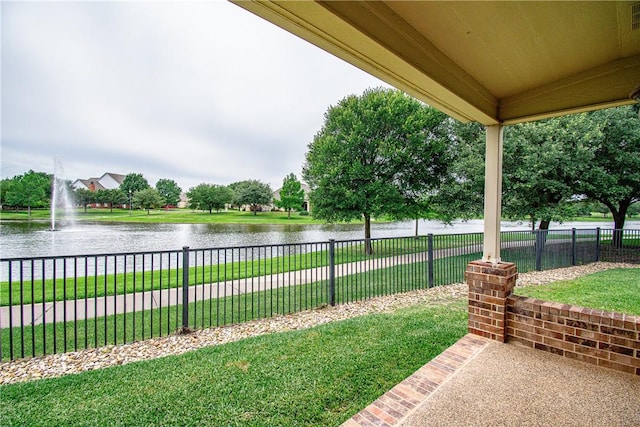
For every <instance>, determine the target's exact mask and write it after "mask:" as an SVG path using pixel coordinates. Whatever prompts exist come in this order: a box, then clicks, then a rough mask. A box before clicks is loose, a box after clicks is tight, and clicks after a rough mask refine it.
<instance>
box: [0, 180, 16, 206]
mask: <svg viewBox="0 0 640 427" xmlns="http://www.w3.org/2000/svg"><path fill="white" fill-rule="evenodd" d="M13 183H14V179H13V178H5V179H3V180H0V207H2V208H3V209H4V208H5V207H7V206H10V207H13V206H12V205H10V204H9V203H8V201H7V193H9V190H10V189H11V186H12V185H13Z"/></svg>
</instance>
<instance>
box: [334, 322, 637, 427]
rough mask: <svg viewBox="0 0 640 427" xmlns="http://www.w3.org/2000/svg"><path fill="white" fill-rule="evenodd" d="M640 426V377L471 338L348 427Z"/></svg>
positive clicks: (459, 343)
mask: <svg viewBox="0 0 640 427" xmlns="http://www.w3.org/2000/svg"><path fill="white" fill-rule="evenodd" d="M367 426H383V427H386V426H404V427H418V426H420V427H424V426H447V427H449V426H514V427H515V426H563V427H564V426H576V427H578V426H579V427H587V426H594V427H595V426H598V427H599V426H617V427H625V426H629V427H631V426H635V427H637V426H640V376H639V375H632V374H625V373H622V372H617V371H613V370H610V369H606V368H601V367H594V366H593V365H588V364H585V363H583V362H579V361H574V360H570V359H567V358H564V357H561V356H557V355H554V354H550V353H546V352H544V351H540V350H533V349H530V348H527V347H523V346H518V345H516V344H501V343H498V342H496V341H490V340H487V339H485V338H482V337H479V336H476V335H471V334H469V335H466V336H465V337H463V338H462V339H460V340H459V341H458V342H457V343H456V344H454V345H453V346H451V347H450V348H448V349H447V350H446V351H444V352H443V353H442V354H440V355H439V356H437V357H436V358H435V359H433V360H432V361H431V362H429V363H427V364H426V365H425V366H423V367H422V368H420V369H419V370H418V371H416V372H415V373H414V374H413V375H411V376H410V377H409V378H407V379H406V380H404V381H403V382H401V383H400V384H398V385H396V386H395V387H394V388H393V389H391V390H389V391H388V392H387V393H385V394H384V395H383V396H381V397H380V398H379V399H378V400H376V401H375V402H374V403H372V404H371V405H369V406H368V407H367V408H365V409H363V410H362V411H361V412H360V413H358V414H356V415H355V416H354V417H353V418H351V419H350V420H348V421H347V422H345V423H344V424H343V427H367Z"/></svg>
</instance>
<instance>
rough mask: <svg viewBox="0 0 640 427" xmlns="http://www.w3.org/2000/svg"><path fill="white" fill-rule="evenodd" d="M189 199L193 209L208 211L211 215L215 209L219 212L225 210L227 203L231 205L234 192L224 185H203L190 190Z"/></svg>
mask: <svg viewBox="0 0 640 427" xmlns="http://www.w3.org/2000/svg"><path fill="white" fill-rule="evenodd" d="M187 197H188V198H189V205H190V206H191V207H192V208H195V209H201V210H208V211H209V213H210V214H211V213H213V210H214V209H215V210H217V211H219V210H220V209H224V207H225V206H226V205H227V203H231V200H232V199H233V192H232V191H231V189H230V188H228V187H225V186H224V185H216V184H204V183H202V184H199V185H198V186H196V187H193V188H190V189H189V191H188V192H187Z"/></svg>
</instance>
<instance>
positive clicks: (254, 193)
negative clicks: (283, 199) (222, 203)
mask: <svg viewBox="0 0 640 427" xmlns="http://www.w3.org/2000/svg"><path fill="white" fill-rule="evenodd" d="M229 187H232V190H233V192H234V194H233V203H234V204H235V205H237V206H244V205H249V209H250V210H251V212H253V214H254V215H257V214H258V210H260V209H261V207H262V206H263V205H268V204H269V203H271V199H272V198H273V191H272V190H271V187H270V186H269V184H265V183H263V182H260V181H257V180H254V179H252V180H247V181H240V182H235V183H233V184H231V185H230V186H229Z"/></svg>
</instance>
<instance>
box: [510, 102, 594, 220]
mask: <svg viewBox="0 0 640 427" xmlns="http://www.w3.org/2000/svg"><path fill="white" fill-rule="evenodd" d="M597 134H598V132H597V131H595V132H594V126H593V123H592V121H591V119H590V118H589V116H587V115H584V114H576V115H570V116H563V117H557V118H553V119H548V120H541V121H538V122H533V123H524V124H520V125H515V126H510V127H508V128H507V129H506V130H505V144H504V145H505V147H504V160H503V193H504V196H503V212H504V215H505V216H506V217H511V218H528V219H529V220H530V222H531V224H532V227H533V228H535V224H536V222H538V221H539V229H540V230H547V229H548V228H549V224H550V223H551V221H563V220H566V219H568V218H571V217H573V216H574V215H575V206H574V203H573V201H572V197H573V196H574V195H575V194H576V189H575V186H574V185H573V177H574V176H576V174H577V173H578V172H579V171H580V170H581V169H582V167H583V166H584V165H585V164H587V163H588V162H589V156H588V155H587V151H585V149H584V147H586V146H587V145H588V144H589V142H590V141H591V140H592V139H593V137H594V135H597Z"/></svg>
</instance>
